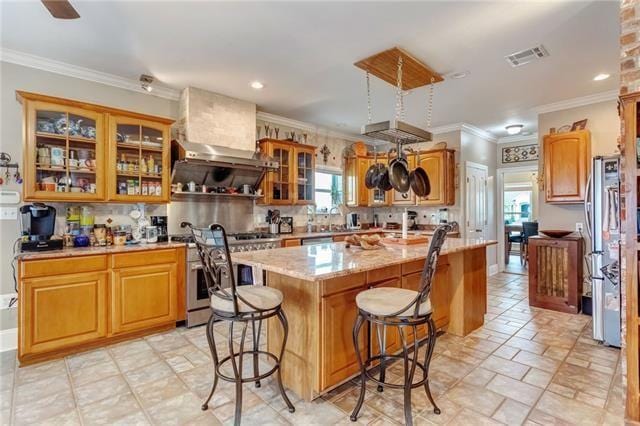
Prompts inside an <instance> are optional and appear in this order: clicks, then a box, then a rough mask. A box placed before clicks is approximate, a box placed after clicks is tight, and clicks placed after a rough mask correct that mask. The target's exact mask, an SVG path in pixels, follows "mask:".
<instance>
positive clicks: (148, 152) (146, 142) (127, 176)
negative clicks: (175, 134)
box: [107, 116, 186, 203]
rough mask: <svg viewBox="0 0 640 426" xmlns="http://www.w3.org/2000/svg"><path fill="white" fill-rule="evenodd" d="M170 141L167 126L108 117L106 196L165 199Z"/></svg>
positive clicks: (124, 199) (166, 195)
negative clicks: (107, 178)
mask: <svg viewBox="0 0 640 426" xmlns="http://www.w3.org/2000/svg"><path fill="white" fill-rule="evenodd" d="M169 142H170V141H169V128H168V126H165V125H163V124H160V123H154V122H151V121H146V120H139V119H135V118H129V117H118V116H110V117H109V145H110V148H111V149H110V150H109V152H110V155H109V168H108V172H107V173H108V175H109V184H108V187H109V190H108V193H109V199H111V200H117V201H126V202H151V203H152V202H166V201H168V200H169V192H170V189H169V170H170V165H169ZM183 183H186V182H183Z"/></svg>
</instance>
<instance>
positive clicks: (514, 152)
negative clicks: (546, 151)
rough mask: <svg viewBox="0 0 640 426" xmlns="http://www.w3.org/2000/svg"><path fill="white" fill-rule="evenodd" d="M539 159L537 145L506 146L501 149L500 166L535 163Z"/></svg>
mask: <svg viewBox="0 0 640 426" xmlns="http://www.w3.org/2000/svg"><path fill="white" fill-rule="evenodd" d="M539 158H540V149H539V148H538V144H535V143H534V144H530V145H518V146H508V147H505V148H502V164H512V163H522V162H525V161H537V160H538V159H539Z"/></svg>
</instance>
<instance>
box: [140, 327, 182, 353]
mask: <svg viewBox="0 0 640 426" xmlns="http://www.w3.org/2000/svg"><path fill="white" fill-rule="evenodd" d="M145 340H146V341H147V343H149V345H151V347H153V349H155V350H156V351H158V352H168V351H171V350H174V349H178V348H180V347H182V346H185V345H188V344H189V342H188V341H187V340H186V339H185V338H184V337H182V336H181V335H180V333H178V332H177V331H172V332H168V333H162V334H154V335H153V336H149V337H145Z"/></svg>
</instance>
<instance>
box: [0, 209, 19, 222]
mask: <svg viewBox="0 0 640 426" xmlns="http://www.w3.org/2000/svg"><path fill="white" fill-rule="evenodd" d="M16 219H18V209H17V208H16V207H0V220H16Z"/></svg>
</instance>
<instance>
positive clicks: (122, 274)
mask: <svg viewBox="0 0 640 426" xmlns="http://www.w3.org/2000/svg"><path fill="white" fill-rule="evenodd" d="M176 278H177V266H176V264H175V263H173V264H165V265H151V266H136V267H132V268H124V269H117V270H115V271H114V272H113V275H112V287H111V331H112V332H113V333H122V332H126V331H135V330H140V329H145V328H149V327H153V326H156V325H161V324H165V323H167V322H170V321H175V320H176V313H177V312H176V306H177V305H176V296H177V290H176V284H177V279H176Z"/></svg>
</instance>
